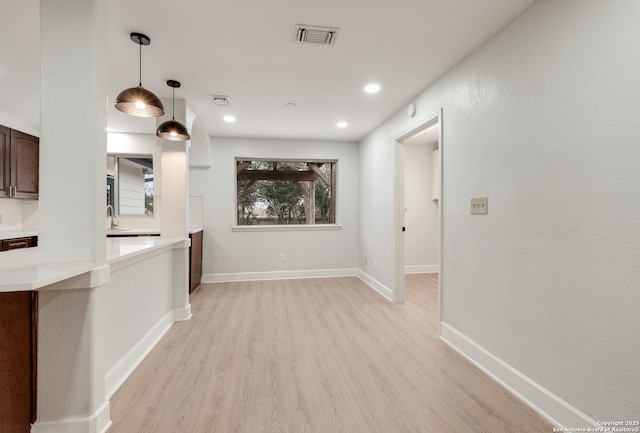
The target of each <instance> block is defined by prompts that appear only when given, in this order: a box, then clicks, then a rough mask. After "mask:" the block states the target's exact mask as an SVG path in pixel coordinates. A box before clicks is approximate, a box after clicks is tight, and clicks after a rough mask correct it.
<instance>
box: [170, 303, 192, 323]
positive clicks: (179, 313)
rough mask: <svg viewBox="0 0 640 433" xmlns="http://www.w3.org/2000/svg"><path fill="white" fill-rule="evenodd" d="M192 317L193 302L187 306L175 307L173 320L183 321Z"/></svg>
mask: <svg viewBox="0 0 640 433" xmlns="http://www.w3.org/2000/svg"><path fill="white" fill-rule="evenodd" d="M190 319H191V304H187V306H186V307H181V308H174V309H173V320H175V321H176V322H183V321H185V320H190Z"/></svg>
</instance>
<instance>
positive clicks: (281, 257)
mask: <svg viewBox="0 0 640 433" xmlns="http://www.w3.org/2000/svg"><path fill="white" fill-rule="evenodd" d="M286 261H287V258H286V257H285V255H284V254H280V263H284V262H286Z"/></svg>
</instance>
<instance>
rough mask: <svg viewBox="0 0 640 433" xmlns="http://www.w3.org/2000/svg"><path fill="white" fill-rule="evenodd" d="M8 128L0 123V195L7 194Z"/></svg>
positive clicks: (8, 180)
mask: <svg viewBox="0 0 640 433" xmlns="http://www.w3.org/2000/svg"><path fill="white" fill-rule="evenodd" d="M10 131H11V130H10V129H9V128H7V127H6V126H2V125H0V197H4V196H8V195H9V185H10V182H11V179H10V178H9V163H10V160H9V136H10V134H11V133H10Z"/></svg>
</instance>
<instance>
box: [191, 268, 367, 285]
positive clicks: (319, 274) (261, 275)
mask: <svg viewBox="0 0 640 433" xmlns="http://www.w3.org/2000/svg"><path fill="white" fill-rule="evenodd" d="M356 274H357V272H356V269H352V268H347V269H311V270H305V271H268V272H239V273H228V274H226V273H225V274H204V275H203V276H202V282H203V283H228V282H232V281H257V280H290V279H298V278H328V277H355V276H356Z"/></svg>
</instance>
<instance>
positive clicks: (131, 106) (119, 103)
mask: <svg viewBox="0 0 640 433" xmlns="http://www.w3.org/2000/svg"><path fill="white" fill-rule="evenodd" d="M131 40H132V41H133V42H135V43H136V44H138V45H140V80H139V84H138V87H131V88H129V89H126V90H123V91H122V92H120V94H119V95H118V97H117V98H116V108H117V109H118V110H120V111H122V112H123V113H126V114H131V115H132V116H138V117H159V116H162V115H163V114H164V106H163V105H162V102H161V101H160V99H159V98H158V97H157V96H156V95H154V94H153V93H151V92H150V91H148V90H147V89H145V88H144V87H142V46H143V45H149V44H150V43H151V39H149V37H148V36H146V35H143V34H142V33H131Z"/></svg>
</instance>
